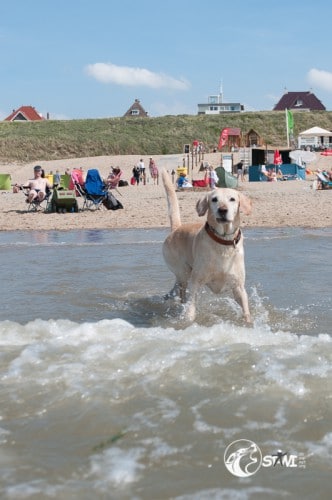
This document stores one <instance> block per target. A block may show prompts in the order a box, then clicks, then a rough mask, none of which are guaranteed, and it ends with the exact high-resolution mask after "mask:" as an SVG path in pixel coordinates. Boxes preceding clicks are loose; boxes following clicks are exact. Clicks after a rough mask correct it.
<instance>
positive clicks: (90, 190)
mask: <svg viewBox="0 0 332 500" xmlns="http://www.w3.org/2000/svg"><path fill="white" fill-rule="evenodd" d="M75 187H76V189H77V191H78V192H79V194H80V196H82V198H83V210H85V209H87V210H98V209H100V208H101V207H102V205H103V202H104V201H106V200H107V195H108V189H107V186H105V184H104V182H103V180H102V178H101V176H100V174H99V171H98V170H97V169H91V170H88V171H87V174H86V180H85V183H84V186H81V185H80V184H78V183H75Z"/></svg>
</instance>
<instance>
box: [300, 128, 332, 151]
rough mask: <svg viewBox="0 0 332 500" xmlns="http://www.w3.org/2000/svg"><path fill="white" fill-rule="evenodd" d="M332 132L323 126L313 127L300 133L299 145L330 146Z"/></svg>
mask: <svg viewBox="0 0 332 500" xmlns="http://www.w3.org/2000/svg"><path fill="white" fill-rule="evenodd" d="M331 138H332V132H330V131H329V130H326V129H324V128H321V127H312V128H309V129H308V130H304V131H303V132H300V133H299V137H298V147H299V149H301V148H302V147H306V146H310V147H314V148H319V147H321V146H323V147H328V146H329V144H330V142H331V141H332V139H331Z"/></svg>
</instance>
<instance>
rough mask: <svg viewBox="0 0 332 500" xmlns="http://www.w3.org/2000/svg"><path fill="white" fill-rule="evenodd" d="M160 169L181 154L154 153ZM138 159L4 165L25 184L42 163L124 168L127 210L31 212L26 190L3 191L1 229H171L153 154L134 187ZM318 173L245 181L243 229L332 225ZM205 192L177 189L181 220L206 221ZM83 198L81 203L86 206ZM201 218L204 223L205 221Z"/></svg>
mask: <svg viewBox="0 0 332 500" xmlns="http://www.w3.org/2000/svg"><path fill="white" fill-rule="evenodd" d="M153 158H154V160H155V161H156V163H157V165H158V167H159V169H160V170H161V169H162V168H164V169H166V170H168V171H169V172H171V170H172V169H176V168H177V167H178V166H182V162H183V156H182V155H181V154H178V155H166V156H157V155H156V156H153ZM139 159H140V157H139V156H137V155H132V156H100V157H93V158H77V159H67V160H56V161H47V162H46V161H41V162H34V163H27V164H24V165H22V164H16V163H11V164H8V163H7V164H0V171H1V173H9V174H11V177H12V183H16V182H17V183H25V182H26V181H27V180H28V179H29V178H31V177H32V171H33V166H34V165H36V163H38V164H39V165H41V166H42V167H43V168H44V170H45V172H46V173H49V172H50V171H52V172H55V171H56V170H59V171H60V173H64V171H65V170H66V169H67V168H69V169H72V168H80V167H82V168H83V169H84V171H85V172H86V171H87V170H88V169H91V168H97V169H98V170H99V171H100V173H101V175H102V176H103V177H107V175H108V174H109V172H110V169H111V167H112V166H113V167H120V168H121V169H122V170H123V172H124V175H123V179H125V180H127V181H128V182H129V185H128V186H125V187H120V188H119V190H118V192H116V191H115V192H114V194H115V195H116V197H117V198H118V199H119V200H120V201H121V203H122V204H123V206H124V209H123V210H117V211H111V210H110V211H108V210H106V209H104V208H103V209H102V210H97V211H87V210H85V211H84V212H83V211H79V212H78V213H66V214H57V213H27V205H26V203H25V196H24V194H23V193H22V192H20V193H17V194H14V193H12V192H6V191H0V212H1V222H0V230H2V231H8V230H10V231H12V230H65V231H67V230H72V229H113V228H158V227H168V226H169V220H168V214H167V203H166V198H165V193H164V189H163V186H162V184H161V181H160V182H159V185H154V184H153V181H152V179H151V178H150V176H149V171H148V163H149V157H148V156H143V159H144V163H145V166H146V172H147V183H146V185H141V184H140V185H138V186H137V185H135V186H132V185H130V178H131V175H132V168H133V166H134V165H136V164H137V163H138V161H139ZM204 161H208V162H209V163H210V164H211V165H213V166H214V167H217V166H218V165H219V164H220V153H215V154H213V153H212V154H208V155H205V157H204ZM327 162H328V163H330V162H331V160H330V159H328V158H322V157H318V160H317V162H316V164H311V165H310V167H311V168H313V169H315V168H331V167H329V166H328V163H327ZM189 174H190V177H191V176H192V177H193V178H194V179H201V178H202V177H203V174H202V173H201V172H199V165H196V164H194V165H191V164H190V165H189ZM313 179H314V176H311V177H309V178H308V179H307V180H305V181H299V180H294V181H280V182H247V181H246V182H241V183H240V184H239V189H240V190H241V191H243V192H244V193H245V194H247V195H248V196H249V197H250V198H251V199H252V202H253V210H252V213H251V215H248V216H245V215H242V226H243V227H279V226H287V227H315V228H317V227H331V225H332V219H331V206H332V190H325V191H321V190H320V191H316V190H314V189H312V185H313ZM203 195H204V191H200V190H199V189H197V190H190V191H181V192H178V199H179V204H180V208H181V215H182V221H183V222H192V221H200V220H201V221H202V219H200V218H199V217H198V215H197V214H196V210H195V205H196V202H197V200H198V199H199V198H200V197H201V196H203ZM82 204H83V202H82V200H81V199H79V206H80V207H82ZM202 222H203V221H202Z"/></svg>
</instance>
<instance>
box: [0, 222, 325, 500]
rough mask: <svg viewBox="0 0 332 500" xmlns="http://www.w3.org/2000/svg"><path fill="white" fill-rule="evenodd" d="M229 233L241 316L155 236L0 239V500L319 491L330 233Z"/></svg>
mask: <svg viewBox="0 0 332 500" xmlns="http://www.w3.org/2000/svg"><path fill="white" fill-rule="evenodd" d="M244 233H245V252H246V254H245V259H246V269H247V290H248V294H249V300H250V308H251V311H252V315H253V326H252V327H248V326H246V325H245V324H244V323H243V321H242V318H241V311H240V309H239V307H238V305H237V304H236V303H235V302H234V300H233V299H232V298H231V297H230V296H229V295H228V294H224V295H222V296H215V295H213V294H212V293H211V292H209V291H207V290H202V292H201V293H200V295H199V301H198V314H197V320H196V321H195V323H194V324H192V325H182V324H181V321H179V313H180V312H181V306H180V305H179V304H177V303H172V302H171V303H169V302H165V301H164V299H163V295H164V294H165V293H166V292H167V291H169V289H170V288H171V287H172V285H173V276H172V275H171V273H170V271H169V270H168V269H167V267H166V266H165V264H164V262H163V259H162V253H161V246H162V241H163V239H164V238H165V236H166V234H167V231H166V230H162V229H158V230H109V231H106V230H100V231H99V230H96V231H90V230H89V231H88V230H84V231H70V232H53V231H51V232H16V231H15V232H3V233H0V255H1V263H2V266H1V281H2V283H1V292H0V293H1V309H0V344H1V350H0V384H1V385H0V498H3V499H15V500H16V499H48V498H50V499H53V498H56V499H63V500H66V499H80V500H82V499H83V500H85V499H86V500H90V499H91V498H96V499H99V498H101V499H151V500H157V499H170V498H171V499H195V500H196V499H197V500H198V499H262V500H263V499H264V500H265V499H267V498H269V499H270V498H271V499H279V498H292V499H294V498H295V499H297V498H299V499H300V498H301V499H325V498H326V499H328V498H330V497H331V484H332V483H331V461H332V391H331V389H332V383H331V371H332V370H331V358H332V342H331V324H332V312H331V282H332V270H331V250H332V230H331V229H320V230H314V229H312V230H310V229H306V230H304V229H274V230H272V229H271V230H267V229H250V230H249V229H247V230H245V231H244ZM243 450H245V451H246V450H247V451H246V456H245V457H244V458H241V459H239V460H234V458H235V457H236V456H238V454H239V453H242V452H243ZM278 454H279V455H278ZM232 467H233V468H232Z"/></svg>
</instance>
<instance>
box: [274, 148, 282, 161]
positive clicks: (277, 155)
mask: <svg viewBox="0 0 332 500" xmlns="http://www.w3.org/2000/svg"><path fill="white" fill-rule="evenodd" d="M273 163H274V164H275V165H281V164H282V158H281V154H280V152H279V150H278V149H276V150H275V152H274V156H273Z"/></svg>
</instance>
